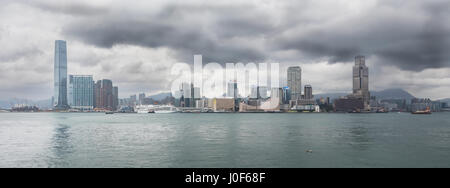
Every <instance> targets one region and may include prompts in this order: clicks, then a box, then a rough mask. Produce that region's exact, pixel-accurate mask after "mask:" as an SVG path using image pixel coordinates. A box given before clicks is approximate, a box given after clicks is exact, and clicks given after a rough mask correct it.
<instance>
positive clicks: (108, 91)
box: [94, 79, 118, 111]
mask: <svg viewBox="0 0 450 188" xmlns="http://www.w3.org/2000/svg"><path fill="white" fill-rule="evenodd" d="M94 93H95V108H96V109H97V110H112V111H114V110H117V103H118V88H117V89H115V88H114V87H113V83H112V81H111V80H107V79H103V80H99V81H97V83H96V84H95V86H94Z"/></svg>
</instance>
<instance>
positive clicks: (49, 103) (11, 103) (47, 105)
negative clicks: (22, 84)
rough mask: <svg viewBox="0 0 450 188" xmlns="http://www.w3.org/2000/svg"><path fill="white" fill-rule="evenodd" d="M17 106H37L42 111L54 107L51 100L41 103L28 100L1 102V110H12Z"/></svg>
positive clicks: (41, 101)
mask: <svg viewBox="0 0 450 188" xmlns="http://www.w3.org/2000/svg"><path fill="white" fill-rule="evenodd" d="M16 104H26V105H33V106H37V107H39V108H41V109H49V108H51V107H52V100H51V99H47V100H40V101H33V100H27V99H9V100H2V101H0V108H3V109H10V108H12V107H13V106H14V105H16Z"/></svg>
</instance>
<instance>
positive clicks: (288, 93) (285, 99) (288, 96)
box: [283, 87, 291, 104]
mask: <svg viewBox="0 0 450 188" xmlns="http://www.w3.org/2000/svg"><path fill="white" fill-rule="evenodd" d="M290 100H291V90H290V89H289V87H283V104H289V101H290Z"/></svg>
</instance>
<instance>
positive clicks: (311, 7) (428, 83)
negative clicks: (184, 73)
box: [0, 0, 450, 99]
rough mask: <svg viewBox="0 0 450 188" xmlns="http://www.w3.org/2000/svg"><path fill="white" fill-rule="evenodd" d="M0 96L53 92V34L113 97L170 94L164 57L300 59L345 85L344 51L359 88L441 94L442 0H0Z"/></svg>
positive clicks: (448, 38)
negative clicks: (363, 84) (361, 71)
mask: <svg viewBox="0 0 450 188" xmlns="http://www.w3.org/2000/svg"><path fill="white" fill-rule="evenodd" d="M0 3H1V6H0V46H1V50H0V88H1V89H0V99H9V98H13V97H18V98H28V99H46V98H50V97H51V96H52V95H53V94H52V91H53V86H52V85H53V53H54V41H55V40H60V39H61V40H66V41H67V43H68V66H69V70H68V72H69V74H83V75H86V74H87V75H94V79H103V78H108V79H112V80H113V82H114V83H115V85H118V86H119V89H120V90H119V92H120V97H126V96H128V95H130V94H132V93H138V92H146V93H148V94H151V93H158V92H162V91H170V83H171V81H172V79H173V77H170V75H169V71H170V68H171V66H172V65H173V64H174V63H177V62H186V63H192V62H193V55H194V54H202V55H203V56H204V62H212V61H213V62H218V63H228V62H244V63H245V62H279V63H281V64H283V65H300V66H301V67H302V69H303V84H311V85H312V86H313V88H314V92H315V93H324V92H350V91H351V84H352V81H351V71H352V69H351V67H352V66H353V61H354V56H356V55H359V54H362V55H365V56H366V58H367V59H366V61H367V64H368V66H369V69H370V89H371V90H383V89H388V88H402V89H405V90H407V91H409V92H411V93H412V94H413V95H415V96H417V97H431V98H433V99H440V98H446V97H450V21H449V18H450V11H448V10H450V1H448V0H427V1H424V0H364V1H360V0H354V1H352V0H303V1H302V0H283V1H280V0H258V1H256V0H246V1H242V0H226V1H211V0H183V1H176V0H161V1H157V0H151V1H138V0H136V1H132V0H127V1H113V0H95V1H93V0H77V1H66V0H0Z"/></svg>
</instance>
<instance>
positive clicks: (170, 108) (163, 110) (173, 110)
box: [155, 106, 178, 114]
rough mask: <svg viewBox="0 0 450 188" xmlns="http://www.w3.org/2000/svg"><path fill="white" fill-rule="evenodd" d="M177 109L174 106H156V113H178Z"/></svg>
mask: <svg viewBox="0 0 450 188" xmlns="http://www.w3.org/2000/svg"><path fill="white" fill-rule="evenodd" d="M177 112H178V111H177V109H176V108H175V107H173V106H160V107H158V108H155V113H156V114H171V113H177Z"/></svg>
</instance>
